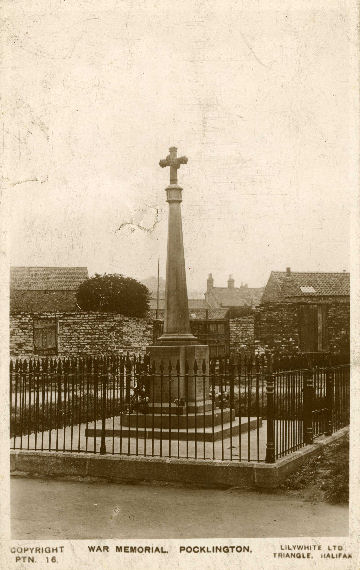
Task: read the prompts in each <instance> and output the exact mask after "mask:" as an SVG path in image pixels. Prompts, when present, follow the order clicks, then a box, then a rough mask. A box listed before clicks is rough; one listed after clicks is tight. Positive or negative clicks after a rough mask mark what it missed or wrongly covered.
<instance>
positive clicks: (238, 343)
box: [229, 311, 255, 353]
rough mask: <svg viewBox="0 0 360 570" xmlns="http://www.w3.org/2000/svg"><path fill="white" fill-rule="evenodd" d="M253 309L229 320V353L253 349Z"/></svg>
mask: <svg viewBox="0 0 360 570" xmlns="http://www.w3.org/2000/svg"><path fill="white" fill-rule="evenodd" d="M254 325H255V311H253V312H252V313H251V314H248V315H244V316H242V317H236V318H233V319H230V320H229V328H230V353H236V352H239V351H247V352H248V351H252V350H253V349H254V341H255V336H254Z"/></svg>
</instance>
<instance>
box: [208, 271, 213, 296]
mask: <svg viewBox="0 0 360 570" xmlns="http://www.w3.org/2000/svg"><path fill="white" fill-rule="evenodd" d="M213 287H214V279H213V276H212V273H209V277H208V278H207V291H208V292H209V291H211V289H212V288H213Z"/></svg>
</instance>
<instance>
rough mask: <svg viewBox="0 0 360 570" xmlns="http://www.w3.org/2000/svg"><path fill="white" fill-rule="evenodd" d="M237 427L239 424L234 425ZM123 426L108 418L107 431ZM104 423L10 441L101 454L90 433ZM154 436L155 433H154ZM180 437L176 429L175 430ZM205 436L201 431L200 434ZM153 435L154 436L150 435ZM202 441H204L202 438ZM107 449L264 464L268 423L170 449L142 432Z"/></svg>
mask: <svg viewBox="0 0 360 570" xmlns="http://www.w3.org/2000/svg"><path fill="white" fill-rule="evenodd" d="M242 420H243V422H244V421H245V423H246V422H247V418H242ZM234 423H235V422H234ZM119 426H120V423H119V417H114V418H108V419H107V420H106V428H107V429H109V430H112V431H113V430H115V429H116V430H118V429H119ZM100 428H101V421H100V420H97V421H96V422H89V423H88V424H80V425H79V424H76V425H74V426H72V427H70V426H67V427H64V428H59V429H57V430H56V429H54V430H48V431H44V432H38V433H36V434H35V433H31V434H29V435H24V436H22V437H20V436H17V437H13V438H11V440H10V446H11V448H12V449H32V450H36V449H37V450H42V449H44V450H45V451H46V450H49V451H50V450H52V451H58V450H60V451H87V452H89V453H91V452H93V451H94V446H96V450H97V452H99V451H100V444H101V439H100V437H97V438H94V437H90V436H89V437H86V436H85V433H86V431H87V429H90V430H94V429H95V430H100ZM124 429H127V428H124ZM150 432H151V430H150ZM173 433H174V434H175V435H176V433H177V431H176V429H175V430H173ZM198 433H199V434H200V435H201V429H199V430H198ZM150 435H151V433H150ZM199 439H200V437H199ZM106 449H107V452H108V453H111V454H122V455H141V456H142V455H145V456H146V455H156V456H158V457H177V458H180V457H182V458H186V457H189V458H198V459H205V458H208V459H218V460H239V455H240V456H241V459H242V461H264V460H265V452H266V420H264V421H263V422H262V423H261V424H260V422H259V426H258V429H252V430H250V431H247V430H246V431H245V432H243V433H241V434H235V433H234V435H233V436H232V437H231V438H230V437H225V438H223V440H221V439H219V440H217V441H215V442H214V443H212V442H206V443H205V444H204V443H203V442H201V441H197V442H196V443H195V442H194V441H188V442H186V441H179V440H178V439H174V440H172V441H171V446H170V445H169V440H168V439H163V440H160V439H156V438H150V439H143V437H142V435H141V432H139V435H138V438H135V437H130V436H128V437H119V436H114V437H106Z"/></svg>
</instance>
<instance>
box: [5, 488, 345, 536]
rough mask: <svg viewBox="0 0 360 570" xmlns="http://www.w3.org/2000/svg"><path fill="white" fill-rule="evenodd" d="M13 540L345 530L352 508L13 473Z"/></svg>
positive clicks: (283, 497) (281, 496)
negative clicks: (38, 477) (25, 475)
mask: <svg viewBox="0 0 360 570" xmlns="http://www.w3.org/2000/svg"><path fill="white" fill-rule="evenodd" d="M11 525H12V538H13V539H30V538H31V539H39V540H40V539H56V540H61V539H86V538H98V539H100V538H104V539H106V538H118V539H121V538H131V539H141V538H143V539H155V538H158V539H164V538H239V537H241V538H242V537H244V538H249V537H252V538H261V537H286V536H292V537H294V536H296V537H301V536H323V537H325V536H333V537H335V536H346V535H347V534H348V507H347V506H346V505H330V504H327V503H312V502H309V501H305V500H303V499H301V498H300V497H297V496H292V495H289V494H286V493H284V492H279V491H277V492H275V493H273V494H271V493H264V492H261V493H260V492H256V491H247V490H243V489H237V488H232V489H229V490H223V489H204V488H193V487H191V488H188V487H176V486H170V485H168V486H164V485H158V486H157V485H121V484H114V483H100V482H84V481H66V480H53V479H51V480H49V479H27V478H20V477H16V478H12V480H11Z"/></svg>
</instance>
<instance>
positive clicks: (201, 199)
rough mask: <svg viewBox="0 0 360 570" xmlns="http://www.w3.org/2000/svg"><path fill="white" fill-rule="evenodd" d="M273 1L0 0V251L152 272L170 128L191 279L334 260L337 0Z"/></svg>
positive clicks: (263, 275) (256, 279)
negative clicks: (0, 99) (1, 1)
mask: <svg viewBox="0 0 360 570" xmlns="http://www.w3.org/2000/svg"><path fill="white" fill-rule="evenodd" d="M275 4H276V3H273V2H270V0H269V2H264V3H262V5H263V6H266V7H267V8H268V9H265V8H261V9H259V8H258V9H255V8H254V9H252V10H249V9H244V6H245V7H246V6H247V7H249V6H250V5H252V6H255V5H258V3H257V2H251V3H250V2H236V1H235V2H234V1H233V2H224V1H213V2H207V1H201V2H200V1H197V2H196V1H191V2H190V1H189V2H187V1H184V2H167V1H161V2H159V1H158V2H156V1H152V2H150V1H149V2H146V1H145V2H132V1H130V0H129V1H121V2H120V1H114V0H109V1H108V2H98V1H95V0H91V1H90V0H89V1H80V0H79V1H78V2H66V3H65V2H58V1H55V0H54V1H48V0H47V1H34V2H29V3H28V5H27V4H26V3H25V2H23V1H22V2H20V3H18V2H16V1H15V2H5V13H6V14H7V16H8V20H7V21H6V22H5V29H6V37H7V45H6V48H5V57H4V65H3V73H4V76H5V81H4V85H5V87H6V91H7V93H8V97H7V99H6V100H5V105H4V110H5V118H4V120H3V150H4V153H5V168H4V177H5V182H6V187H7V188H8V196H9V198H10V208H11V224H10V248H11V249H10V251H11V259H10V261H11V264H12V265H64V266H67V265H81V266H87V267H88V268H89V271H90V273H94V272H95V271H96V272H100V273H102V272H105V271H106V272H118V273H123V274H125V275H129V276H132V277H135V278H140V279H141V278H146V277H148V276H150V275H155V274H156V270H157V258H158V257H160V263H161V274H162V275H164V274H165V253H166V233H167V204H166V202H165V191H164V189H165V187H166V185H167V183H168V179H169V170H168V169H164V170H163V169H161V168H160V167H159V165H158V162H159V159H161V158H165V157H166V155H167V154H168V148H169V146H171V145H175V146H177V147H178V152H179V154H180V155H182V154H185V155H186V156H187V157H188V159H189V162H188V164H187V165H184V166H182V167H181V169H180V170H179V183H180V184H181V185H182V186H183V188H184V192H183V205H182V209H183V230H184V244H185V256H186V265H187V278H188V287H189V288H190V289H198V290H204V288H205V284H206V278H207V274H208V273H209V272H212V273H213V276H214V278H215V285H219V286H225V285H226V281H227V278H228V275H229V274H230V273H232V274H233V276H234V278H235V282H236V283H235V284H236V285H238V284H240V282H241V281H243V282H247V283H248V284H249V286H254V287H255V286H262V285H264V284H265V283H266V281H267V279H268V276H269V274H270V271H271V270H285V268H286V267H287V266H290V267H291V268H292V269H293V270H294V271H342V270H343V269H347V270H349V217H350V209H351V194H350V190H349V186H350V184H349V178H350V174H349V170H350V167H349V164H350V163H349V159H348V155H349V152H348V148H349V136H350V135H349V133H350V127H351V125H350V121H351V114H350V111H349V106H350V102H349V98H350V93H349V91H350V83H349V80H350V67H349V57H350V56H349V42H350V39H349V22H348V19H347V16H346V11H344V9H343V10H341V9H340V8H339V6H343V7H344V6H345V3H343V2H336V1H334V2H331V5H332V8H333V9H332V10H331V9H329V8H328V9H325V10H324V9H322V10H321V9H318V10H311V9H301V7H300V5H301V6H305V5H306V2H304V3H303V2H296V5H297V8H296V9H294V8H290V9H286V6H287V5H288V6H291V4H292V6H294V3H293V2H292V3H290V2H281V3H279V2H278V3H277V4H278V6H281V8H280V9H278V10H275V9H271V6H274V5H275ZM310 4H311V3H308V4H307V5H308V6H309V5H310ZM320 4H321V2H320V1H319V3H318V5H319V6H320ZM312 5H317V3H312ZM325 5H326V4H325ZM327 5H328V6H329V3H327ZM156 210H158V222H157V223H156V224H155V226H154V229H153V230H152V231H149V232H146V231H143V230H141V229H136V226H135V225H133V226H129V225H127V226H124V227H123V228H122V229H121V230H120V231H116V230H117V228H118V227H119V226H120V225H121V224H123V223H126V222H133V223H134V224H139V225H141V226H144V227H148V228H150V227H151V226H152V225H153V224H154V221H155V220H156Z"/></svg>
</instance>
